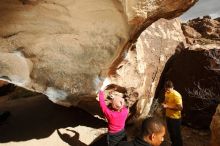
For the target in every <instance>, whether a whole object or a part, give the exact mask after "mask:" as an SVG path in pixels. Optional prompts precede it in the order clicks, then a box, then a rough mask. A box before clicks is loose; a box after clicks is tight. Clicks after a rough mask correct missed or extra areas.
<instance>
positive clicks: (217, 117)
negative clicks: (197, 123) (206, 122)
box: [210, 105, 220, 146]
mask: <svg viewBox="0 0 220 146" xmlns="http://www.w3.org/2000/svg"><path fill="white" fill-rule="evenodd" d="M210 129H211V133H212V136H211V137H212V138H211V145H212V146H219V145H220V139H219V137H220V105H218V107H217V109H216V112H215V114H214V116H213V117H212V122H211V125H210Z"/></svg>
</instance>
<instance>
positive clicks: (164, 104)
mask: <svg viewBox="0 0 220 146" xmlns="http://www.w3.org/2000/svg"><path fill="white" fill-rule="evenodd" d="M162 105H163V107H164V108H165V109H171V110H176V111H181V110H183V106H182V104H176V105H168V104H166V103H163V104H162Z"/></svg>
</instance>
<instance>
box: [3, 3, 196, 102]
mask: <svg viewBox="0 0 220 146" xmlns="http://www.w3.org/2000/svg"><path fill="white" fill-rule="evenodd" d="M195 2H196V0H186V1H182V0H178V1H175V2H173V1H171V0H166V1H164V0H163V1H161V0H151V1H145V0H138V1H136V0H131V1H125V0H119V1H116V0H105V1H103V0H95V1H88V0H81V1H79V0H78V1H76V0H75V1H72V0H62V1H58V0H46V1H41V0H20V1H18V0H1V1H0V13H1V14H2V16H3V17H2V18H1V20H0V28H1V29H0V36H1V38H0V51H1V53H0V60H1V61H0V67H1V71H0V77H1V78H2V79H4V80H7V81H10V82H12V83H13V84H16V85H18V86H22V87H25V88H27V89H29V90H34V91H36V92H41V93H43V94H46V95H47V96H48V97H49V98H50V99H51V100H52V101H54V102H56V103H60V104H63V105H71V104H72V105H76V104H78V102H80V100H81V99H83V100H87V99H89V100H90V98H86V97H90V96H92V95H94V94H95V91H96V90H97V88H96V85H97V83H98V82H99V81H100V80H102V77H105V76H106V72H107V71H108V69H109V67H110V68H111V71H113V72H116V71H115V70H116V69H117V68H118V65H119V64H120V63H121V61H122V60H121V61H118V60H117V59H116V58H123V57H124V56H123V54H124V53H125V52H126V51H127V50H128V48H130V46H131V45H132V43H133V42H135V41H136V39H137V38H138V36H139V35H140V33H141V32H142V31H143V30H144V29H145V28H146V27H147V26H149V25H150V24H151V23H153V22H154V21H156V20H158V19H159V18H161V17H163V18H173V17H176V16H179V15H180V14H182V13H183V12H184V11H186V10H187V9H188V8H190V7H191V6H192V5H193V4H194V3H195ZM160 30H161V29H160ZM160 33H161V35H163V33H164V32H160ZM155 34H156V33H155ZM171 35H172V34H171ZM173 35H175V34H173ZM159 37H160V36H159ZM161 38H162V37H161ZM137 51H139V52H141V51H144V50H141V49H140V50H137ZM148 51H150V50H148ZM156 51H158V50H156ZM146 53H147V52H146ZM149 53H152V52H149ZM138 57H140V58H141V57H142V58H143V56H138ZM140 58H138V59H140ZM113 60H116V61H114V63H113V64H112V62H113ZM162 60H163V57H162ZM141 68H143V67H141ZM141 70H142V71H141V72H142V73H145V72H144V71H143V69H141ZM149 72H153V71H152V70H149ZM149 74H150V73H149ZM110 75H112V76H113V75H114V74H110ZM138 76H139V75H138ZM136 78H137V77H136ZM148 79H150V77H149V78H146V82H148V83H147V84H146V86H144V88H146V89H148V91H149V89H150V88H151V84H150V83H151V81H147V80H148ZM118 82H122V81H118ZM149 85H150V86H149ZM126 86H128V85H126ZM129 86H130V85H129ZM137 86H138V85H135V87H137ZM142 90H144V89H142Z"/></svg>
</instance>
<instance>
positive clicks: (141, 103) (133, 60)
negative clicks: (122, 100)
mask: <svg viewBox="0 0 220 146" xmlns="http://www.w3.org/2000/svg"><path fill="white" fill-rule="evenodd" d="M183 42H185V38H184V35H183V33H182V30H181V26H180V21H179V20H177V19H173V20H165V19H160V20H158V21H156V22H155V23H153V24H152V25H151V26H150V27H148V28H147V29H146V30H145V31H143V32H142V33H141V35H140V37H139V38H138V40H137V43H136V44H134V45H133V46H132V47H131V48H130V49H129V51H128V52H127V54H126V55H125V58H124V60H123V61H122V62H121V63H120V64H119V66H118V69H117V71H116V75H115V76H112V77H111V80H112V82H113V83H116V84H119V85H121V86H124V87H126V88H127V89H130V90H129V91H131V93H130V94H131V95H130V100H129V103H131V104H130V105H132V102H133V103H134V102H135V100H134V99H135V98H132V95H133V93H135V92H137V93H138V98H136V100H137V99H138V102H137V107H136V112H135V113H136V115H135V116H136V117H138V116H139V115H140V114H142V116H146V114H147V113H148V112H149V110H150V105H151V102H152V99H153V97H154V93H155V89H156V87H157V84H158V82H159V78H160V75H161V72H162V71H163V69H164V66H165V64H166V62H167V60H168V59H169V57H170V56H171V55H172V54H174V53H175V51H176V49H178V46H179V44H181V43H183Z"/></svg>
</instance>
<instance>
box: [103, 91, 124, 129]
mask: <svg viewBox="0 0 220 146" xmlns="http://www.w3.org/2000/svg"><path fill="white" fill-rule="evenodd" d="M104 96H105V95H104V92H103V91H99V104H100V107H101V109H102V112H103V113H104V115H105V117H106V119H107V120H108V131H109V132H110V133H117V132H119V131H121V130H122V129H124V127H125V121H126V119H127V116H128V109H127V108H126V107H123V108H122V109H121V110H120V111H114V110H111V109H109V108H108V107H107V105H106V104H105V100H104Z"/></svg>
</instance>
